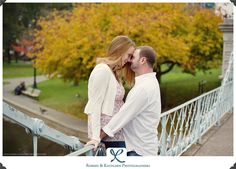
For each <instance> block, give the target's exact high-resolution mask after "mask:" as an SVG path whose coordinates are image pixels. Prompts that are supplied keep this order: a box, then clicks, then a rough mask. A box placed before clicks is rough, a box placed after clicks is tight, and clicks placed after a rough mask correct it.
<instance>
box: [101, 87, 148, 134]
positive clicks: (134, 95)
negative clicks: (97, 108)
mask: <svg viewBox="0 0 236 169" xmlns="http://www.w3.org/2000/svg"><path fill="white" fill-rule="evenodd" d="M147 102H148V97H147V94H146V91H145V90H144V89H143V88H141V87H139V88H135V90H133V91H132V92H130V93H129V94H128V96H127V99H126V102H125V104H124V105H123V106H122V107H121V109H120V111H119V112H118V113H116V114H115V115H114V116H113V117H112V119H111V120H110V121H109V123H108V124H107V125H106V126H104V127H103V131H104V132H105V133H106V134H107V135H108V136H110V137H114V134H115V133H116V132H118V131H119V130H120V129H121V128H123V127H124V126H125V125H126V124H127V123H128V122H130V121H131V120H133V119H134V118H135V117H136V116H137V115H138V114H139V113H141V112H142V111H143V110H144V109H145V108H146V105H147Z"/></svg>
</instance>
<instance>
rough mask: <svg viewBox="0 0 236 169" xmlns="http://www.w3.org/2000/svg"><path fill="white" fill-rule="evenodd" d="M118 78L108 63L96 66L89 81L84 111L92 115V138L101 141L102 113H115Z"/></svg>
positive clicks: (110, 114)
mask: <svg viewBox="0 0 236 169" xmlns="http://www.w3.org/2000/svg"><path fill="white" fill-rule="evenodd" d="M116 90H117V80H116V78H115V75H114V74H113V72H112V70H111V69H110V68H109V66H108V65H107V64H104V63H100V64H98V65H96V66H95V68H94V69H93V71H92V72H91V74H90V77H89V81H88V102H87V104H86V106H85V109H84V112H85V113H86V114H88V115H90V117H91V127H92V129H91V130H92V138H90V139H94V140H98V141H100V130H101V122H100V119H101V114H106V115H109V116H112V115H113V109H114V102H115V96H116V92H117V91H116Z"/></svg>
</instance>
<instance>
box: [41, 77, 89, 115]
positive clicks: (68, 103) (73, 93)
mask: <svg viewBox="0 0 236 169" xmlns="http://www.w3.org/2000/svg"><path fill="white" fill-rule="evenodd" d="M87 85H88V84H87V82H85V81H81V83H80V84H79V86H74V85H73V84H72V83H64V81H63V80H62V79H58V78H54V79H50V80H47V81H44V82H41V83H38V88H39V89H40V90H41V91H42V93H41V94H40V97H39V102H40V103H42V104H43V105H46V106H48V107H51V108H54V109H56V110H59V111H61V112H65V113H67V114H70V115H73V116H76V117H78V118H81V119H86V115H85V114H84V113H83V110H84V107H85V104H86V103H87V90H88V89H87Z"/></svg>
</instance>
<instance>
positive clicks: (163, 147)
mask: <svg viewBox="0 0 236 169" xmlns="http://www.w3.org/2000/svg"><path fill="white" fill-rule="evenodd" d="M161 125H162V131H161V149H160V151H161V152H160V155H162V156H165V155H166V116H164V117H162V119H161Z"/></svg>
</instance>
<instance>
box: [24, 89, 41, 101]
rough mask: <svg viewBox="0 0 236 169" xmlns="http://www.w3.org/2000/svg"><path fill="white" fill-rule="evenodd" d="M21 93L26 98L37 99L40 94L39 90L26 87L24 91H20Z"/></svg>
mask: <svg viewBox="0 0 236 169" xmlns="http://www.w3.org/2000/svg"><path fill="white" fill-rule="evenodd" d="M21 92H22V94H24V95H26V96H30V97H33V98H36V99H37V98H38V97H39V95H40V93H41V90H39V89H34V88H32V87H28V88H27V89H26V90H22V91H21Z"/></svg>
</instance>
